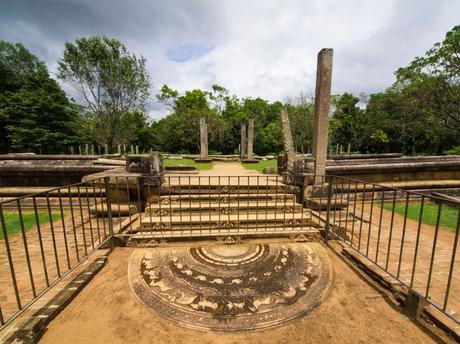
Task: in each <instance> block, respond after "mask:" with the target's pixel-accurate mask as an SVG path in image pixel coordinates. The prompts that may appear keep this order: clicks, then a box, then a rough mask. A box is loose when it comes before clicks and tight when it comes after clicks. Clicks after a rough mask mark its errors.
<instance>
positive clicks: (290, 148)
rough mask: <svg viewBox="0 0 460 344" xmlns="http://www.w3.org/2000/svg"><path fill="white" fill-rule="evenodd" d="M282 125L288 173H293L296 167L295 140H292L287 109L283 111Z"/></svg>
mask: <svg viewBox="0 0 460 344" xmlns="http://www.w3.org/2000/svg"><path fill="white" fill-rule="evenodd" d="M281 125H282V131H283V146H284V150H285V151H286V156H287V162H286V163H287V171H291V170H292V169H293V167H294V161H295V159H296V154H295V149H294V140H293V139H292V132H291V124H290V122H289V115H288V112H287V110H286V108H282V109H281Z"/></svg>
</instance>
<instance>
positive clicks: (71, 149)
mask: <svg viewBox="0 0 460 344" xmlns="http://www.w3.org/2000/svg"><path fill="white" fill-rule="evenodd" d="M73 154H74V152H73V146H70V155H73Z"/></svg>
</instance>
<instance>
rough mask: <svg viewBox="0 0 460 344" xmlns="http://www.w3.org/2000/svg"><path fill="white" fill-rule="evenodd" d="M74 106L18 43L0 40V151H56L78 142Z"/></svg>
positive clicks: (44, 68)
mask: <svg viewBox="0 0 460 344" xmlns="http://www.w3.org/2000/svg"><path fill="white" fill-rule="evenodd" d="M78 110H79V109H78V107H77V106H76V105H75V104H73V103H72V102H70V101H69V99H68V98H67V96H66V94H65V93H64V92H63V91H62V89H61V88H60V87H59V85H58V84H57V83H56V81H55V80H53V79H51V78H50V76H49V73H48V69H47V68H46V66H45V65H44V63H43V62H41V61H40V60H39V59H38V58H37V57H36V56H34V55H33V54H31V53H30V52H29V51H28V50H27V49H26V48H25V47H24V46H23V45H22V44H20V43H16V44H13V43H8V42H3V41H0V130H1V131H2V133H4V135H1V138H0V151H1V152H8V151H12V150H13V151H32V152H40V153H59V152H64V151H66V150H67V147H68V146H69V145H72V144H75V143H77V142H78V139H77V136H76V130H75V123H76V121H77V120H78Z"/></svg>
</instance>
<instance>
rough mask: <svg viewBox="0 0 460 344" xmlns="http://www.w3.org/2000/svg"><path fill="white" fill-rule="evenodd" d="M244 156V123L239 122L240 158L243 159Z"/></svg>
mask: <svg viewBox="0 0 460 344" xmlns="http://www.w3.org/2000/svg"><path fill="white" fill-rule="evenodd" d="M245 157H246V124H245V123H241V147H240V158H241V160H244V159H245Z"/></svg>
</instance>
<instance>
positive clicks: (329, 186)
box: [325, 178, 332, 243]
mask: <svg viewBox="0 0 460 344" xmlns="http://www.w3.org/2000/svg"><path fill="white" fill-rule="evenodd" d="M331 199H332V178H331V180H330V181H329V183H328V184H327V210H326V226H325V232H326V243H327V242H328V241H329V221H330V217H331Z"/></svg>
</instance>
